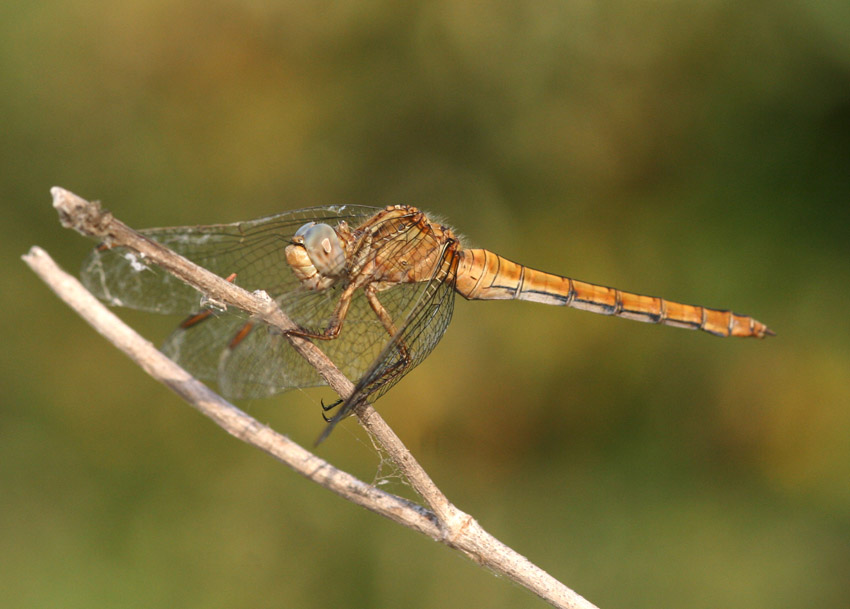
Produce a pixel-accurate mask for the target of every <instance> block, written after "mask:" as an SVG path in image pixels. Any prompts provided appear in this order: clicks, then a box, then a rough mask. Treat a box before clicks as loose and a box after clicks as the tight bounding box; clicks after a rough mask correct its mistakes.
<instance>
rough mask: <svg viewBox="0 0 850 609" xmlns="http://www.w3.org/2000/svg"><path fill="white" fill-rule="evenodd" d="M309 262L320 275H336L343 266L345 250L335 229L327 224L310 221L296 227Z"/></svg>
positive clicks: (296, 234) (297, 235)
mask: <svg viewBox="0 0 850 609" xmlns="http://www.w3.org/2000/svg"><path fill="white" fill-rule="evenodd" d="M295 236H296V237H302V238H303V239H304V249H305V250H306V251H307V255H308V256H309V257H310V262H312V263H313V266H315V267H316V270H317V271H319V273H321V274H322V275H329V276H335V275H338V274H339V273H340V272H341V271H342V269H343V268H344V267H345V251H344V250H343V248H342V242H341V241H340V240H339V236H338V235H337V234H336V231H335V230H334V229H333V228H331V227H330V226H329V225H327V224H316V223H315V222H310V223H308V224H305V225H304V226H302V227H301V228H299V229H298V232H296V233H295Z"/></svg>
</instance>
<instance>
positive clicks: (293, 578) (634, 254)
mask: <svg viewBox="0 0 850 609" xmlns="http://www.w3.org/2000/svg"><path fill="white" fill-rule="evenodd" d="M848 32H850V4H848V3H842V2H821V3H812V2H806V1H804V0H791V1H789V2H783V3H778V2H776V3H770V2H759V1H756V0H741V1H739V2H722V1H719V0H712V1H706V2H699V3H695V2H673V1H668V2H623V1H617V0H613V1H609V2H586V1H581V0H559V1H555V0H533V1H530V2H486V3H477V2H476V3H473V2H465V1H462V0H461V1H459V0H451V1H442V2H441V1H438V2H422V3H419V2H413V3H395V2H362V1H341V2H312V3H296V2H284V1H280V2H263V1H260V0H244V1H241V2H240V1H236V0H218V1H214V2H200V1H199V0H188V1H170V2H167V1H165V0H137V1H134V2H127V3H113V2H94V1H89V2H69V1H64V2H60V1H54V2H50V1H44V0H41V1H39V0H36V1H27V2H24V1H22V0H7V1H6V2H4V3H2V6H0V87H2V95H0V125H2V128H0V137H1V138H2V140H0V176H2V177H0V195H2V196H0V201H2V224H0V226H2V229H0V230H2V240H0V252H2V260H3V261H5V265H4V267H5V269H6V271H5V273H6V274H5V276H4V280H3V289H2V295H1V296H0V298H2V306H3V309H4V311H5V314H4V315H3V316H2V321H0V323H2V336H3V337H4V342H5V348H3V349H0V385H2V389H3V391H2V395H3V398H2V409H0V485H2V487H0V510H2V519H0V590H2V596H3V598H4V600H3V605H4V606H8V607H21V608H30V607H33V608H35V607H38V608H42V607H63V608H71V607H86V608H91V607H169V606H172V607H186V608H189V607H204V608H209V607H415V608H436V607H439V608H442V607H540V606H542V605H543V603H542V602H541V601H539V600H538V599H536V598H535V597H533V596H532V595H530V594H529V593H527V592H525V591H524V590H522V589H520V588H518V587H516V586H514V585H512V584H510V583H508V582H506V581H503V580H499V579H497V578H494V577H493V576H492V575H490V574H489V573H487V572H484V571H482V570H481V569H479V568H477V567H476V566H474V565H473V564H472V563H470V562H469V561H467V560H466V559H464V558H462V557H460V556H458V555H456V554H454V553H453V552H452V551H450V550H448V549H447V548H445V547H443V546H440V545H439V544H435V543H433V542H431V541H430V540H428V539H424V538H420V537H418V536H417V535H415V534H413V533H411V532H409V531H407V530H403V529H400V528H399V527H397V526H396V525H394V524H392V523H390V522H388V521H385V520H384V519H381V518H379V517H377V516H375V515H373V514H371V513H369V512H366V511H364V510H361V509H359V508H356V507H353V506H352V505H350V504H348V503H346V502H344V501H342V500H341V499H339V498H337V497H336V496H334V495H332V494H330V493H327V492H326V491H324V490H322V489H320V488H317V487H315V486H314V485H312V484H310V483H308V482H306V481H304V480H302V479H301V478H300V477H298V476H296V475H295V474H293V473H291V472H290V471H289V470H287V469H285V468H283V467H281V466H280V465H279V464H278V463H276V462H274V461H273V460H271V459H269V458H268V457H266V456H265V455H263V454H261V453H259V452H257V451H255V450H253V449H250V448H248V447H246V446H244V445H241V444H239V443H238V442H235V441H233V440H232V439H230V438H229V437H227V436H226V435H225V434H224V433H222V432H221V431H220V430H219V429H218V428H216V427H215V426H213V425H211V424H210V423H209V422H208V421H206V420H204V419H202V418H201V417H199V416H198V415H197V414H196V413H195V412H194V411H192V410H191V409H189V408H188V407H186V406H185V405H183V404H182V403H181V402H180V401H179V400H178V399H177V398H176V397H175V396H173V395H172V394H171V393H169V392H168V391H167V390H165V389H164V388H162V387H160V386H158V385H157V384H155V383H154V382H153V381H151V380H150V379H149V378H147V377H146V376H145V375H144V374H143V373H142V372H140V371H139V370H138V369H137V368H135V367H134V366H133V365H131V364H130V363H129V362H128V361H127V360H126V359H125V358H124V357H123V356H122V355H120V354H119V353H118V352H117V351H115V350H114V349H113V348H112V347H110V346H109V345H108V344H106V343H105V341H103V340H102V339H101V338H99V337H98V336H97V335H95V334H94V333H93V332H92V331H91V330H90V329H89V328H88V327H87V326H86V325H85V324H84V323H83V322H81V321H80V320H79V319H78V318H77V317H75V316H74V315H73V314H72V313H71V312H70V311H69V310H67V309H66V308H65V307H64V306H63V305H62V304H60V303H59V302H58V301H57V300H56V299H55V298H54V297H53V296H52V295H51V293H50V292H49V291H48V290H47V289H46V288H45V287H44V286H43V285H42V284H41V283H40V282H39V281H38V280H37V279H36V278H35V277H34V276H33V275H32V274H31V273H30V272H29V271H28V270H27V268H26V267H25V266H24V265H23V264H22V263H21V261H20V260H19V256H20V255H21V254H23V253H24V252H25V251H26V250H27V249H28V248H29V247H30V246H31V245H32V244H39V245H41V246H43V247H45V248H46V249H48V251H49V252H50V253H51V254H52V255H53V256H54V257H55V258H56V259H57V260H58V261H59V262H60V263H61V264H63V265H64V266H65V267H66V268H67V269H69V270H71V271H72V272H76V270H77V269H78V268H79V265H80V263H81V261H82V258H83V257H84V255H85V254H86V252H87V250H88V249H89V248H90V247H91V246H92V245H93V244H92V243H91V242H87V241H86V240H85V239H83V238H81V237H79V236H78V235H76V234H74V233H72V232H70V231H66V230H63V229H62V228H60V227H59V224H58V222H57V219H56V214H55V213H54V211H53V209H52V208H51V206H50V198H49V193H48V191H49V188H50V187H51V186H53V185H61V186H63V187H65V188H68V189H69V190H72V191H73V192H76V193H77V194H79V195H81V196H83V197H86V198H89V199H99V200H101V201H103V202H104V204H105V206H106V207H108V208H109V209H112V210H113V211H114V212H116V214H117V215H118V216H119V217H120V218H122V219H123V220H125V221H126V222H128V223H129V224H131V225H133V226H136V227H140V228H141V227H147V226H157V225H177V224H193V223H212V222H228V221H235V220H243V219H249V218H253V217H258V216H262V215H267V214H271V213H275V212H279V211H282V210H285V209H295V208H299V207H307V206H312V205H321V204H332V203H344V202H348V203H365V204H373V205H385V204H390V203H410V204H414V205H417V206H419V207H422V208H424V209H427V210H429V211H431V212H433V213H434V214H436V215H438V216H439V217H443V218H445V219H446V220H447V221H448V222H449V223H451V224H452V225H453V226H455V227H456V228H457V230H458V231H459V232H460V233H462V234H464V235H465V236H466V237H467V240H468V242H470V243H472V244H474V245H477V246H484V247H488V248H490V249H492V250H494V251H497V252H499V253H501V254H503V255H505V256H508V257H510V258H512V259H514V260H518V261H522V262H524V263H526V264H529V265H532V266H535V267H537V268H543V269H546V270H551V271H557V272H561V273H564V274H568V275H571V276H573V277H576V278H579V279H585V280H590V281H595V282H599V283H603V284H606V285H614V286H617V287H620V288H622V289H627V290H633V291H639V292H644V293H648V294H655V295H661V296H665V297H669V298H671V299H677V300H681V301H684V302H696V303H699V304H705V305H708V306H714V307H718V308H727V307H728V308H734V309H735V310H736V311H739V312H741V313H746V314H752V315H754V316H755V317H756V318H758V319H760V320H761V321H764V322H765V323H767V324H769V325H770V326H771V327H772V328H773V329H774V330H776V332H777V334H778V336H777V337H776V338H775V339H771V340H768V341H741V340H720V339H716V338H713V337H710V336H707V335H704V334H702V333H696V332H686V331H682V330H675V329H670V328H663V327H654V326H650V325H646V324H638V323H633V322H628V321H622V320H615V319H609V318H605V317H602V316H597V315H591V314H588V313H582V312H578V311H568V310H564V309H560V308H554V307H544V306H541V305H535V304H531V303H514V302H509V303H487V302H465V301H463V300H462V299H459V300H458V302H457V303H456V311H455V318H454V321H453V323H452V325H451V326H450V328H449V330H448V332H447V334H446V336H445V338H444V339H443V341H442V343H441V344H440V345H439V347H438V348H437V349H436V351H435V352H434V354H433V355H432V356H431V357H430V358H429V359H428V360H427V361H426V362H425V363H424V364H422V365H421V366H420V367H419V368H418V369H417V370H416V371H415V372H413V373H411V374H410V375H409V376H408V377H406V378H405V380H404V381H403V382H401V383H400V384H399V385H398V386H397V387H396V388H395V389H393V391H391V392H390V393H389V394H388V395H387V396H386V397H384V398H383V399H381V400H380V401H379V402H378V407H379V409H380V410H381V412H382V413H383V414H384V415H385V417H386V418H387V420H388V421H389V422H390V424H391V425H393V426H394V427H395V428H396V430H397V431H398V433H399V434H400V435H401V437H402V438H403V439H404V440H405V441H406V442H407V443H408V444H409V446H410V447H411V448H412V450H413V451H414V453H415V454H416V455H417V456H418V457H419V458H420V459H421V462H422V463H423V465H424V466H425V467H426V468H427V469H428V470H429V471H430V472H431V473H432V474H433V476H434V478H435V479H436V481H437V482H438V483H439V484H440V485H441V486H442V487H443V488H444V490H445V491H446V492H447V494H448V495H449V496H450V497H451V498H452V499H453V500H454V501H455V502H456V503H457V505H458V506H459V507H461V508H462V509H465V510H467V511H469V512H470V513H471V514H473V515H474V516H475V517H476V518H478V519H479V521H480V522H481V523H482V525H483V526H484V527H485V528H486V529H488V530H489V531H490V532H492V533H493V534H494V535H496V536H497V537H499V538H500V539H502V540H503V541H505V542H506V543H508V544H509V545H511V546H513V547H514V548H515V549H517V550H518V551H519V552H521V553H523V554H526V555H527V556H529V557H530V558H531V559H532V560H533V561H535V562H536V563H537V564H539V565H540V566H542V567H543V568H545V569H547V570H548V571H550V572H551V573H552V574H553V575H555V576H556V577H558V578H560V579H561V580H562V581H564V582H566V583H567V584H568V585H570V586H571V587H573V588H574V589H576V590H577V591H578V592H579V593H581V594H583V595H584V596H586V597H587V598H588V599H590V600H592V601H593V602H595V603H597V604H598V605H599V606H601V607H603V608H613V607H661V606H663V607H688V608H702V607H705V608H709V607H711V608H715V607H727V608H732V607H741V608H747V609H752V608H760V607H765V608H766V607H771V608H773V607H819V608H822V609H825V608H830V607H846V606H847V602H848V598H850V482H848V481H850V323H848V315H847V313H846V308H847V302H848V298H850V35H849V34H848ZM120 314H121V315H122V316H123V317H124V318H125V319H127V320H128V321H130V322H131V323H132V324H133V325H134V326H135V327H137V328H138V329H140V331H142V332H143V333H144V334H145V335H146V336H147V337H149V338H150V339H151V340H153V341H155V342H160V341H162V340H163V339H164V338H165V337H166V336H167V335H168V333H169V331H170V329H171V328H172V327H173V325H174V323H176V321H177V320H174V319H164V318H157V317H155V316H148V315H142V314H138V313H133V312H125V311H121V312H120ZM322 397H324V398H328V397H331V396H330V393H329V392H328V391H324V392H322V391H318V392H291V393H289V394H284V395H282V396H277V397H276V398H273V399H270V400H266V401H258V402H253V403H248V404H244V407H245V408H246V409H247V410H248V411H249V412H250V413H251V414H253V415H254V416H256V417H258V418H259V419H260V420H261V421H263V422H265V423H268V424H269V425H271V426H273V427H274V428H276V429H278V430H280V431H282V432H283V433H286V434H288V435H290V436H292V437H293V438H294V439H296V440H297V441H299V442H301V443H304V444H309V443H311V442H312V440H313V439H314V438H315V436H316V435H317V434H318V433H319V431H320V430H321V428H322V422H321V418H320V416H319V408H318V401H319V399H320V398H322ZM319 452H320V454H321V455H322V456H324V457H327V458H329V459H331V460H332V461H333V462H334V463H335V464H337V465H339V466H340V467H342V468H344V469H347V470H349V471H352V472H354V473H356V474H358V475H360V476H362V477H364V478H365V479H366V480H375V481H376V482H381V483H386V488H388V489H389V490H392V491H397V492H403V493H404V492H407V493H409V491H408V490H407V489H406V488H405V487H404V486H403V485H401V484H400V483H399V482H398V481H397V480H395V479H394V472H393V471H392V470H391V469H390V468H388V467H387V466H386V464H382V463H381V458H380V456H379V455H377V454H376V453H375V451H374V449H373V448H372V446H371V444H370V442H369V441H368V439H367V438H365V437H364V434H363V433H362V432H361V431H360V430H359V429H358V428H357V426H356V424H355V423H354V422H348V423H346V424H345V425H343V426H341V428H340V429H339V430H337V431H336V432H335V433H334V435H333V436H332V437H331V439H330V441H328V442H327V443H326V444H324V445H323V446H322V447H321V449H320V451H319Z"/></svg>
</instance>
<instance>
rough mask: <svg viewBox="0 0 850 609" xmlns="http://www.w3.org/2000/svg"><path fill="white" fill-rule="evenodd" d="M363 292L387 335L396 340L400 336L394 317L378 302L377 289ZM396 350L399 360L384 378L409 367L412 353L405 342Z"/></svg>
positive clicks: (370, 286) (367, 288)
mask: <svg viewBox="0 0 850 609" xmlns="http://www.w3.org/2000/svg"><path fill="white" fill-rule="evenodd" d="M363 292H364V293H365V294H366V300H367V301H369V306H371V307H372V310H373V311H374V312H375V315H376V316H377V317H378V319H379V320H380V321H381V324H382V325H383V326H384V329H385V330H386V331H387V334H389V335H390V338H392V339H395V338H396V335H397V334H398V329H397V328H396V327H395V324H394V323H393V320H392V317H390V314H389V313H388V312H387V310H386V309H385V308H384V305H382V304H381V301H380V300H378V294H377V292H378V290H377V289H375V288H374V287H373V286H372V285H367V286H366V287H365V288H364V289H363ZM395 348H396V350H397V351H398V354H399V360H398V361H397V362H395V363H393V364H392V365H391V366H390V367H389V368H388V369H387V371H386V372H385V373H384V376H387V377H390V378H391V377H392V376H393V375H395V374H397V373H398V372H399V371H401V370H404V369H405V368H406V367H407V365H408V364H409V363H410V351H409V350H408V348H407V345H406V344H405V343H404V341H403V340H401V339H399V340H398V341H397V342H396V345H395Z"/></svg>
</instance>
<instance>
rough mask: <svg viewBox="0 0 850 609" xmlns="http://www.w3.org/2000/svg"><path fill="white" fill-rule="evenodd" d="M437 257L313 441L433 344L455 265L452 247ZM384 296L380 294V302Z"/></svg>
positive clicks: (450, 304) (450, 297)
mask: <svg viewBox="0 0 850 609" xmlns="http://www.w3.org/2000/svg"><path fill="white" fill-rule="evenodd" d="M439 260H440V262H439V264H438V265H437V266H436V270H435V272H434V275H433V276H432V277H431V279H430V280H429V281H427V282H422V283H420V284H416V285H417V287H418V289H417V290H416V295H415V298H413V299H412V300H411V301H409V302H408V307H407V312H406V315H405V316H404V317H403V318H401V319H403V323H401V325H400V326H399V331H398V332H397V333H396V335H395V336H393V338H392V339H391V340H389V341H387V342H385V343H384V344H383V346H382V349H381V352H380V353H379V354H378V356H377V357H376V358H375V359H374V361H373V362H372V363H371V365H370V366H369V367H368V368H367V369H366V370H365V371H364V372H363V373H362V375H360V376H359V380H358V382H357V385H356V387H355V390H354V393H353V394H352V396H351V397H350V398H349V399H348V400H346V401H345V402H344V403H343V404H342V405H341V406H340V407H339V410H338V411H337V413H336V414H335V415H334V416H333V418H332V419H331V420H330V421H329V423H328V426H327V427H326V428H325V430H324V431H323V432H322V435H321V436H319V439H318V441H317V443H319V442H321V441H322V440H324V439H325V438H326V437H327V436H328V435H329V434H330V433H331V431H333V428H334V426H335V425H336V424H337V423H338V422H339V421H340V420H342V419H343V418H345V417H347V416H348V415H349V414H351V410H352V409H353V408H354V406H355V405H356V404H358V403H359V402H360V401H362V400H366V399H368V400H370V401H374V400H377V399H378V398H379V397H381V396H382V395H383V394H384V393H385V392H386V391H388V390H389V389H390V388H391V387H392V386H393V385H395V384H396V383H397V382H398V381H399V380H401V378H402V377H403V376H404V375H405V374H407V373H408V372H410V371H411V370H412V369H413V368H415V367H416V366H417V365H419V364H420V363H421V362H422V361H423V360H424V359H425V358H426V357H427V356H428V355H429V354H430V353H431V351H433V350H434V348H435V347H436V346H437V343H438V342H439V341H440V339H441V338H442V337H443V334H444V333H445V331H446V328H447V327H448V325H449V322H450V321H451V317H452V311H453V309H454V297H455V290H454V283H455V276H456V272H457V265H458V260H457V257H456V255H455V254H454V251H453V250H451V249H450V248H448V247H444V249H443V251H442V252H441V254H440V259H439ZM399 287H401V286H399ZM384 300H385V299H384V295H383V294H381V302H382V303H383V302H384ZM387 300H389V299H387Z"/></svg>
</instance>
